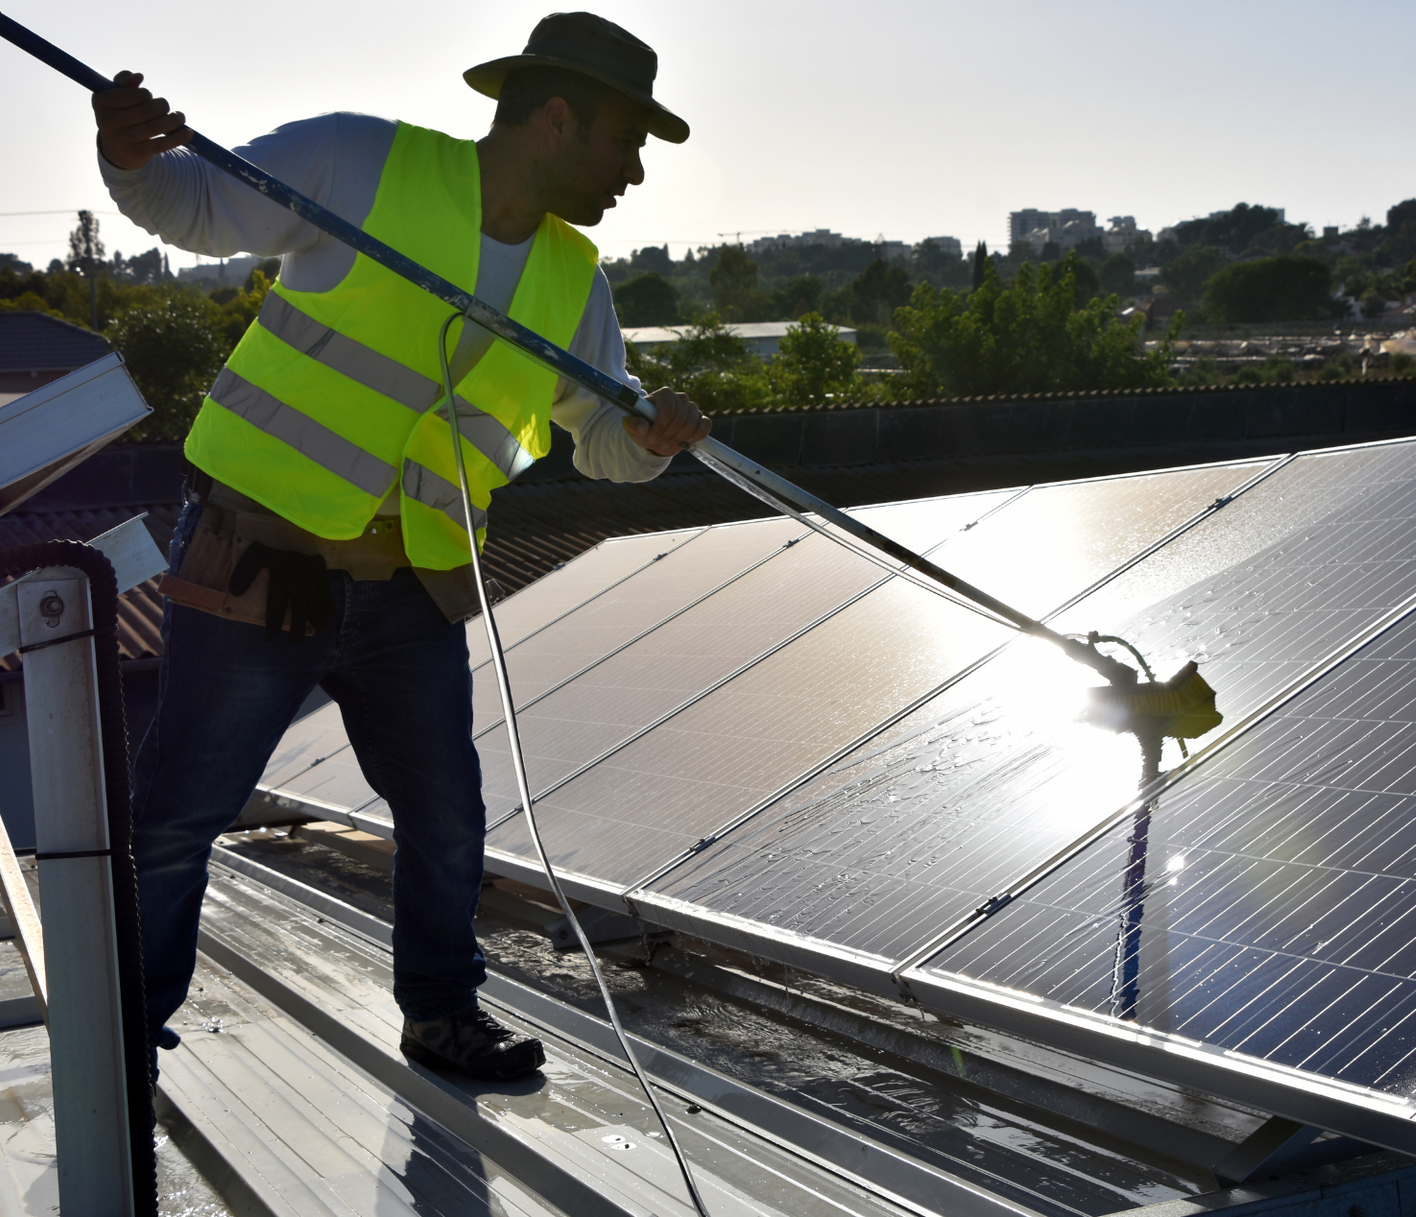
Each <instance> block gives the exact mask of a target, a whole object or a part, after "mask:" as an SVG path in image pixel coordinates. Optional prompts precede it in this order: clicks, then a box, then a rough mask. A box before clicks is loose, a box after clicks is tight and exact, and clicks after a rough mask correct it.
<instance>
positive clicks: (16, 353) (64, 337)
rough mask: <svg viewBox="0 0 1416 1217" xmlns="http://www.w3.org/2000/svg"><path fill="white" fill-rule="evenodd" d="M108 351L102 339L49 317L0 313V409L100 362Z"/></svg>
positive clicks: (76, 326) (106, 342) (108, 347)
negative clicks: (71, 373) (52, 382)
mask: <svg viewBox="0 0 1416 1217" xmlns="http://www.w3.org/2000/svg"><path fill="white" fill-rule="evenodd" d="M110 350H112V348H111V347H110V346H109V345H108V340H107V339H106V338H104V337H103V336H102V335H100V334H95V333H94V332H93V331H92V330H86V329H84V328H83V327H82V326H79V325H72V324H71V323H70V322H68V321H62V320H60V319H59V318H58V317H51V316H50V315H49V314H48V313H37V312H16V313H0V405H4V404H5V403H6V402H10V401H13V400H14V399H15V398H17V397H23V396H24V395H25V394H26V393H32V392H33V391H34V390H35V389H37V388H39V387H40V385H47V384H48V383H49V382H50V381H51V380H58V379H59V378H60V377H61V376H67V375H68V374H69V373H70V372H74V371H77V370H78V369H79V368H82V367H85V366H87V365H88V364H91V363H92V362H93V361H94V360H95V359H102V358H103V357H104V356H105V355H107V354H108V353H109V351H110Z"/></svg>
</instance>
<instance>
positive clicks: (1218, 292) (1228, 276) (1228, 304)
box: [1204, 254, 1333, 324]
mask: <svg viewBox="0 0 1416 1217" xmlns="http://www.w3.org/2000/svg"><path fill="white" fill-rule="evenodd" d="M1331 289H1332V271H1331V270H1330V269H1329V268H1328V266H1327V264H1326V263H1323V262H1319V261H1318V260H1317V259H1315V258H1301V257H1298V256H1297V255H1295V254H1284V255H1281V256H1280V257H1277V258H1258V259H1255V260H1254V261H1252V262H1236V263H1234V264H1233V265H1231V266H1226V267H1225V268H1224V269H1223V270H1221V271H1219V272H1217V273H1216V274H1215V275H1214V277H1213V278H1211V279H1210V281H1209V283H1208V284H1207V285H1206V287H1205V296H1204V304H1205V318H1206V320H1209V321H1213V322H1219V323H1221V324H1222V323H1225V322H1243V321H1316V320H1319V319H1321V318H1324V317H1330V316H1332V315H1333V301H1332V295H1331Z"/></svg>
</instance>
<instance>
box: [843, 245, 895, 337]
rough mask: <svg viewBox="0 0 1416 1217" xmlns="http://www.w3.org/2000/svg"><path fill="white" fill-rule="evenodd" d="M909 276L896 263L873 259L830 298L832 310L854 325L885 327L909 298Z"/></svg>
mask: <svg viewBox="0 0 1416 1217" xmlns="http://www.w3.org/2000/svg"><path fill="white" fill-rule="evenodd" d="M910 290H911V289H910V276H909V273H908V272H907V271H906V270H905V268H904V267H903V266H901V265H900V264H899V263H898V262H886V261H885V259H884V258H876V259H875V261H874V262H872V263H871V264H870V265H869V266H867V267H866V268H865V270H863V271H862V272H861V273H860V274H859V275H857V276H856V277H855V278H854V279H853V280H851V282H850V283H848V284H847V285H846V286H845V288H843V289H842V290H841V291H840V292H839V293H838V294H837V295H836V296H835V297H834V299H833V301H832V303H833V305H834V306H835V308H836V309H837V310H838V311H839V312H841V313H842V314H844V316H845V318H846V319H847V320H849V321H853V322H855V323H856V324H857V325H885V324H887V323H888V322H889V320H890V318H891V317H893V316H894V315H895V310H896V309H897V308H899V307H900V306H901V305H902V304H905V303H907V302H908V301H909V298H910Z"/></svg>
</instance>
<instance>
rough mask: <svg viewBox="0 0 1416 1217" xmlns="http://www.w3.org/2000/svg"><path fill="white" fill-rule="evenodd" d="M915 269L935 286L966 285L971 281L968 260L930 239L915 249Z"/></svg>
mask: <svg viewBox="0 0 1416 1217" xmlns="http://www.w3.org/2000/svg"><path fill="white" fill-rule="evenodd" d="M915 271H916V273H917V274H918V275H919V277H920V278H921V279H923V280H925V281H926V282H929V283H932V284H934V286H935V287H965V286H967V284H968V282H969V264H968V262H967V260H966V259H964V258H956V257H954V255H953V254H951V253H947V252H945V251H944V250H942V249H940V248H939V246H938V245H937V244H935V242H933V241H929V240H925V241H921V242H920V243H919V247H918V248H917V249H916V250H915Z"/></svg>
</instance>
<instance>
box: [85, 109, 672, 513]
mask: <svg viewBox="0 0 1416 1217" xmlns="http://www.w3.org/2000/svg"><path fill="white" fill-rule="evenodd" d="M396 131H397V124H396V123H393V122H390V121H389V120H387V119H383V118H374V117H371V116H369V115H366V114H348V113H340V114H324V115H321V116H320V117H318V118H310V119H304V120H301V121H299V122H292V123H286V124H284V125H283V126H280V127H277V128H276V129H275V130H274V131H272V132H271V133H270V134H269V135H263V136H261V137H260V138H259V139H256V140H253V141H252V142H251V143H250V144H249V145H247V146H246V147H243V148H237V149H236V152H237V153H238V155H240V156H243V157H245V158H246V159H247V160H249V161H252V162H254V163H255V164H257V165H259V166H260V167H261V168H262V169H264V170H266V171H267V172H268V173H270V174H272V175H273V176H274V177H276V178H278V179H279V180H281V181H283V182H284V183H285V184H286V185H288V186H290V187H292V188H293V189H295V190H298V191H299V192H300V193H301V194H303V195H305V196H306V197H307V198H311V199H313V200H314V201H315V202H317V203H319V204H321V205H322V206H324V207H326V208H328V209H329V210H330V211H332V212H334V213H335V214H336V215H338V216H340V217H342V218H343V219H346V220H348V221H349V222H350V223H351V224H354V225H356V226H362V225H363V223H364V220H365V219H366V218H367V216H368V214H369V212H370V210H372V208H373V205H374V195H375V193H376V192H377V190H378V184H379V178H380V176H381V175H382V173H383V167H384V162H385V160H387V158H388V153H389V150H390V149H391V148H392V146H393V137H394V134H395V132H396ZM98 161H99V167H100V169H101V170H102V173H103V180H104V182H105V184H106V185H107V186H108V191H109V193H110V194H111V195H112V196H113V201H114V202H115V203H117V205H118V210H119V211H121V212H122V213H123V214H124V215H125V216H127V217H128V219H130V220H132V221H133V223H134V224H137V225H138V226H139V227H141V228H144V229H146V230H147V231H148V232H150V233H152V234H153V235H154V236H157V237H160V238H161V239H162V240H163V241H165V242H167V243H168V244H169V245H175V246H177V247H178V248H179V249H186V250H189V251H191V252H192V253H199V254H205V255H207V256H209V257H221V258H224V257H230V256H231V255H233V254H238V253H251V254H258V255H260V256H261V257H280V258H281V266H280V278H281V281H282V282H283V283H284V284H285V285H286V286H287V287H288V288H290V289H291V290H292V291H302V292H318V291H325V290H328V289H329V288H332V287H334V286H335V285H337V284H338V283H339V282H340V281H341V280H342V279H343V278H344V277H345V275H347V274H348V273H349V270H350V268H351V267H352V266H353V264H354V256H355V254H354V250H352V249H350V248H349V246H347V245H345V244H343V243H342V242H341V241H338V240H336V239H335V238H334V237H331V236H329V235H327V234H326V233H324V232H321V231H320V230H319V229H318V228H316V227H315V226H314V225H312V224H310V223H309V222H308V221H305V220H302V219H300V218H299V217H298V216H297V215H295V213H294V212H292V211H289V210H287V209H286V208H284V207H282V206H280V205H279V204H278V203H273V202H271V201H270V200H269V199H267V198H265V197H263V196H262V195H260V194H259V193H257V192H256V191H254V190H252V189H251V188H250V187H249V186H245V185H243V184H242V183H240V182H238V181H237V180H236V179H235V178H233V177H232V176H231V175H230V174H227V173H224V172H222V171H221V170H220V169H217V168H215V167H214V166H212V165H209V164H208V163H207V162H206V161H204V160H202V159H201V158H200V157H198V156H196V155H195V154H193V153H191V152H189V151H187V150H186V149H185V148H178V149H175V150H173V151H171V152H164V153H163V154H162V155H161V156H156V157H154V158H153V159H152V160H150V161H149V162H148V163H147V164H146V165H144V166H143V167H142V168H141V169H131V170H129V169H119V168H117V167H115V166H114V165H111V164H109V163H108V162H107V161H106V160H104V158H103V157H102V156H101V155H100V156H99V158H98ZM533 239H534V238H528V239H527V240H526V241H523V242H522V243H521V244H519V245H505V244H503V243H502V242H500V241H494V240H492V239H491V238H490V237H488V236H487V235H486V234H485V233H483V234H482V248H481V254H480V257H479V259H478V270H477V284H476V287H475V288H474V292H475V294H476V296H477V297H478V299H480V300H482V301H483V302H485V303H487V304H489V305H491V306H492V307H493V308H495V309H497V310H499V311H501V312H503V313H504V312H506V311H507V309H508V308H509V307H510V305H511V299H512V296H513V294H514V293H515V291H516V284H517V282H518V280H519V279H520V278H521V272H522V270H523V269H524V268H525V266H526V259H527V256H528V255H529V254H530V252H531V242H532V240H533ZM491 343H492V336H491V334H490V333H488V332H487V331H486V330H484V329H482V328H481V327H480V326H477V325H474V324H471V323H468V324H467V325H466V326H465V327H464V328H463V333H462V338H461V340H460V341H459V343H458V347H457V351H456V352H455V354H454V358H453V361H452V373H453V379H454V381H460V380H461V379H462V378H463V377H464V376H466V374H467V373H468V371H470V370H471V368H472V367H473V365H474V364H475V363H476V362H477V360H478V359H480V358H481V357H482V355H483V354H484V353H485V352H486V350H487V348H488V347H490V346H491ZM570 350H571V353H572V354H574V355H577V356H579V358H581V359H583V360H584V361H585V362H586V363H589V364H592V365H593V366H595V367H597V368H599V369H600V370H601V371H602V372H606V373H608V374H609V375H611V376H613V377H614V378H615V379H616V380H619V381H621V382H623V383H625V384H628V385H632V386H633V387H634V388H636V389H637V388H638V387H639V381H638V380H637V379H635V378H634V377H633V376H631V375H630V374H629V373H628V372H627V371H626V370H625V348H624V337H623V335H621V333H620V328H619V321H618V319H617V318H616V317H615V311H614V303H613V300H612V298H611V296H610V285H609V282H608V281H607V280H606V279H605V276H604V273H603V272H602V271H599V270H597V271H596V272H595V278H594V281H593V283H592V285H591V288H590V298H589V300H588V301H587V303H586V305H585V312H584V313H583V314H582V315H581V318H580V324H579V326H578V327H577V329H576V331H575V337H574V339H573V340H572V341H571V344H570ZM623 417H624V415H623V413H622V412H621V411H620V409H619V408H618V407H617V406H613V405H611V404H610V403H608V402H606V401H604V400H602V399H601V398H599V397H596V396H595V395H594V394H592V393H589V392H587V391H586V390H584V389H582V388H580V387H579V386H578V385H574V384H571V383H570V382H569V381H567V380H564V379H562V380H561V381H560V382H559V383H558V384H557V385H556V392H555V397H554V402H553V405H552V407H551V419H552V421H554V422H555V423H556V424H557V425H558V426H560V427H563V428H564V429H565V430H567V431H569V432H570V433H571V435H573V436H574V437H575V466H576V468H577V469H579V470H580V471H581V472H582V473H584V474H586V475H587V476H589V477H594V478H607V479H609V480H610V481H614V482H643V481H648V480H649V479H650V478H653V477H656V476H657V475H658V474H660V473H662V472H663V471H664V469H666V468H667V467H668V464H669V458H667V457H660V456H656V455H655V454H654V453H652V452H649V451H647V450H646V449H644V448H641V447H640V446H639V445H638V444H636V443H635V442H634V441H633V440H632V439H630V437H629V436H628V434H627V433H626V432H625V430H624V427H623V426H622V425H621V420H622V419H623ZM396 503H397V497H396V496H394V497H393V498H392V500H391V504H392V506H391V509H392V510H395V511H396V510H397V506H396ZM389 509H390V508H389V507H385V508H384V509H383V510H389Z"/></svg>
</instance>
